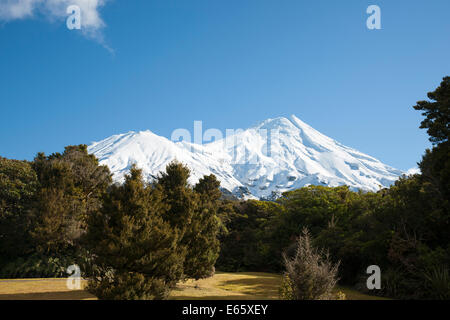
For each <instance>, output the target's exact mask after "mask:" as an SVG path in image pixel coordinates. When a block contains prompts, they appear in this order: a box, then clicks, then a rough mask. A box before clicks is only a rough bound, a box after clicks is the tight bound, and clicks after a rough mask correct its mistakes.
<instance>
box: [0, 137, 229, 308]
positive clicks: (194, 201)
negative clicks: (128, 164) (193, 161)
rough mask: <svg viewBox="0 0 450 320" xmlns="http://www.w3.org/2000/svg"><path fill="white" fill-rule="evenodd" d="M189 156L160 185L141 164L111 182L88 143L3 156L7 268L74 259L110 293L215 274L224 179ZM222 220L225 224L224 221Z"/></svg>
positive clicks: (11, 271) (142, 293)
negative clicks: (26, 157)
mask: <svg viewBox="0 0 450 320" xmlns="http://www.w3.org/2000/svg"><path fill="white" fill-rule="evenodd" d="M189 175H190V172H189V169H188V168H186V167H185V166H183V165H182V164H179V163H176V162H173V163H171V164H169V165H168V166H167V170H166V172H162V173H161V174H160V176H159V178H158V179H157V181H156V182H155V183H154V184H153V185H147V184H146V183H144V181H143V177H142V173H141V171H140V170H139V169H137V168H135V167H133V168H132V169H131V172H130V175H129V176H127V178H126V181H125V183H124V184H123V185H113V184H112V180H111V175H110V172H109V169H108V168H107V167H105V166H100V165H99V163H98V160H97V159H96V158H95V156H93V155H90V154H88V152H87V147H86V146H85V145H80V146H68V147H66V148H65V151H64V152H63V153H62V154H60V153H55V154H52V155H50V156H45V155H44V154H42V153H40V154H38V155H37V156H36V158H35V159H34V161H33V162H25V161H16V160H8V159H4V158H0V253H1V256H0V277H12V278H18V277H61V276H66V275H67V274H66V269H67V267H68V266H70V265H72V264H78V265H80V266H81V267H82V270H81V271H82V274H83V276H85V277H88V278H89V279H90V281H89V290H91V291H92V292H94V293H95V294H96V295H97V296H98V297H100V298H104V299H162V298H165V297H167V295H168V292H169V291H170V289H171V288H172V287H173V286H174V285H175V284H176V283H177V282H178V281H179V280H182V279H186V278H195V279H199V278H204V277H208V276H211V275H213V274H214V265H215V262H216V260H217V257H218V255H219V249H220V245H219V241H218V239H217V237H218V234H219V231H220V228H221V226H222V224H221V222H220V220H219V218H218V217H217V214H218V208H219V207H220V205H219V198H220V196H221V193H220V190H219V182H218V181H217V180H216V178H215V177H214V176H212V175H211V176H205V177H204V178H202V179H200V181H199V182H198V184H197V185H195V186H194V187H191V186H190V185H189V184H188V178H189ZM222 228H223V226H222Z"/></svg>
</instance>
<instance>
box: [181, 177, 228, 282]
mask: <svg viewBox="0 0 450 320" xmlns="http://www.w3.org/2000/svg"><path fill="white" fill-rule="evenodd" d="M219 186H220V182H219V181H217V179H216V177H215V176H214V175H209V176H204V177H203V178H201V179H200V180H199V182H198V183H197V184H196V185H195V187H194V191H195V192H196V195H197V201H198V204H199V205H198V208H197V210H196V211H195V213H194V216H193V218H192V223H191V226H190V228H189V229H188V231H187V232H186V234H185V236H184V238H185V243H186V245H187V247H188V253H187V256H186V261H185V263H184V273H185V274H186V275H187V276H188V277H189V278H194V279H201V278H206V277H209V276H212V275H213V274H214V270H215V269H214V265H215V263H216V260H217V258H218V257H219V251H220V243H219V240H218V233H219V225H220V223H219V218H218V217H217V210H218V208H219V198H220V196H221V192H220V190H219Z"/></svg>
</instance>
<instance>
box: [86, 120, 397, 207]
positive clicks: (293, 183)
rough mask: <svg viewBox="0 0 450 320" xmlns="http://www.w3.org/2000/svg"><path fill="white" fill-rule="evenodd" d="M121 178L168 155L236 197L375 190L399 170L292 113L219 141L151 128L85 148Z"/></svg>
mask: <svg viewBox="0 0 450 320" xmlns="http://www.w3.org/2000/svg"><path fill="white" fill-rule="evenodd" d="M88 150H89V152H90V153H93V154H95V155H96V156H97V157H98V158H99V160H100V162H101V163H102V164H106V165H108V166H109V167H110V169H111V171H112V172H113V173H114V178H115V180H117V181H122V180H123V176H124V174H125V173H126V172H127V170H128V169H129V168H130V166H131V164H132V163H137V165H138V166H139V167H141V168H142V169H143V170H144V173H145V174H146V176H147V178H148V179H149V180H151V179H152V178H154V177H155V176H156V175H157V173H158V172H160V171H163V170H164V168H165V166H166V165H167V164H168V163H169V162H170V161H172V160H175V159H177V160H178V161H180V162H182V163H184V164H186V165H187V166H188V167H189V168H190V169H191V170H192V177H191V180H190V182H191V183H195V182H197V181H198V179H199V178H200V177H202V176H203V175H205V174H211V173H213V174H215V175H216V176H217V178H218V179H219V180H220V181H221V186H222V187H223V188H225V189H227V190H229V191H230V192H233V193H234V194H235V195H237V196H238V197H241V198H268V199H272V198H274V197H277V196H279V195H280V194H281V193H282V192H284V191H287V190H291V189H295V188H300V187H302V186H306V185H311V184H312V185H328V186H338V185H343V184H345V185H348V186H350V187H351V188H352V189H363V190H371V191H375V190H378V189H379V188H380V187H385V186H389V185H390V184H392V183H393V182H394V181H395V180H396V179H397V178H398V176H399V175H401V174H402V172H401V171H399V170H396V169H394V168H391V167H389V166H387V165H385V164H383V163H381V162H380V161H378V160H377V159H375V158H373V157H370V156H368V155H366V154H363V153H361V152H359V151H357V150H354V149H352V148H349V147H346V146H344V145H342V144H340V143H339V142H337V141H335V140H333V139H331V138H329V137H327V136H325V135H323V134H321V133H320V132H318V131H317V130H315V129H313V128H312V127H310V126H309V125H307V124H306V123H304V122H302V121H301V120H300V119H298V118H297V117H295V116H292V117H291V118H290V119H287V118H276V119H268V120H266V121H264V122H262V123H260V124H259V125H257V126H255V127H252V128H249V129H247V130H243V131H242V130H241V131H240V132H236V133H235V134H234V135H232V136H228V137H226V138H224V139H222V140H219V141H215V142H212V143H209V144H204V145H196V144H192V143H187V142H176V143H174V142H172V141H170V140H168V139H166V138H164V137H160V136H158V135H155V134H154V133H152V132H150V131H143V132H137V133H136V132H129V133H126V134H121V135H115V136H112V137H110V138H107V139H105V140H102V141H100V142H96V143H94V144H92V145H91V146H90V147H89V149H88Z"/></svg>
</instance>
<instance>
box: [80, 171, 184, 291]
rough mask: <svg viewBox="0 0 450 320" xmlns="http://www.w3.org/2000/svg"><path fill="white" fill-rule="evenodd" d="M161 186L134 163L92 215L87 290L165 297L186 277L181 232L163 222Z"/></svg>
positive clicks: (89, 234) (87, 237)
mask: <svg viewBox="0 0 450 320" xmlns="http://www.w3.org/2000/svg"><path fill="white" fill-rule="evenodd" d="M162 198H163V197H162V194H161V192H160V190H159V189H151V188H150V187H148V186H146V185H145V184H144V182H143V178H142V172H141V170H139V169H137V168H136V167H135V166H133V167H132V168H131V171H130V174H129V175H127V176H126V178H125V183H124V184H123V185H114V186H112V187H111V190H110V192H109V193H108V194H107V195H105V197H104V200H103V206H102V208H101V209H100V210H99V211H98V212H97V213H94V214H93V215H92V216H91V218H90V219H89V227H88V233H87V235H86V237H85V240H86V244H87V247H88V250H89V253H90V255H91V261H90V268H89V271H88V274H89V284H88V290H89V291H90V292H92V293H93V294H95V295H96V296H97V297H98V298H100V299H164V298H167V296H168V294H169V292H170V288H171V287H173V286H174V285H175V284H176V282H177V281H178V280H179V279H180V278H181V276H182V264H183V260H184V252H183V251H182V250H180V248H179V246H178V242H179V231H178V230H177V229H174V228H172V226H171V225H170V223H169V222H167V221H164V219H163V213H164V212H166V211H167V207H166V205H165V204H164V203H163V202H162Z"/></svg>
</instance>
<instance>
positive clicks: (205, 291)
mask: <svg viewBox="0 0 450 320" xmlns="http://www.w3.org/2000/svg"><path fill="white" fill-rule="evenodd" d="M280 283H281V276H280V275H277V274H271V273H260V272H237V273H223V272H217V273H216V274H215V275H214V277H211V278H208V279H202V280H198V281H194V280H189V281H187V282H184V283H179V284H178V285H177V287H176V288H175V289H174V290H173V291H172V295H171V297H170V298H171V299H176V300H197V299H198V300H233V299H235V300H252V299H256V300H271V299H278V288H279V286H280ZM85 285H86V281H82V287H84V286H85ZM339 290H341V291H343V292H344V293H345V294H346V296H347V299H349V300H372V299H380V298H378V297H373V296H368V295H365V294H362V293H359V292H357V291H354V290H351V289H348V288H340V289H339ZM93 299H96V297H95V296H93V295H92V294H90V293H88V292H87V291H84V290H69V289H68V288H67V286H66V279H13V280H0V300H93Z"/></svg>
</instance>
